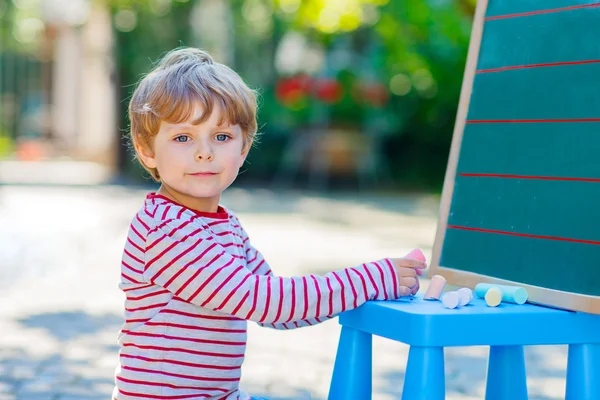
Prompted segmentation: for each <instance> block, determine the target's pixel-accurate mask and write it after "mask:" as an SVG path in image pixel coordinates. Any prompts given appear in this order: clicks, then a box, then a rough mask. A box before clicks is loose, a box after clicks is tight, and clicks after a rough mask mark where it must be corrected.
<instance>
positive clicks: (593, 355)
mask: <svg viewBox="0 0 600 400" xmlns="http://www.w3.org/2000/svg"><path fill="white" fill-rule="evenodd" d="M565 398H566V399H567V400H594V399H600V344H572V345H569V358H568V362H567V390H566V397H565Z"/></svg>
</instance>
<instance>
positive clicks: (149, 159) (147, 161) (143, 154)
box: [135, 142, 156, 168]
mask: <svg viewBox="0 0 600 400" xmlns="http://www.w3.org/2000/svg"><path fill="white" fill-rule="evenodd" d="M135 151H136V152H137V154H138V157H140V158H141V159H142V162H143V163H144V165H145V166H146V167H148V168H156V160H155V159H154V154H153V153H152V151H150V150H149V149H148V148H146V146H143V145H141V144H139V143H137V142H136V143H135Z"/></svg>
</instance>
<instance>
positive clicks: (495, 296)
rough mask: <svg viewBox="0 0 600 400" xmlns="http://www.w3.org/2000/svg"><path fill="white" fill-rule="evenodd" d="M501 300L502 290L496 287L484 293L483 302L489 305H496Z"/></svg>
mask: <svg viewBox="0 0 600 400" xmlns="http://www.w3.org/2000/svg"><path fill="white" fill-rule="evenodd" d="M501 301H502V291H501V290H500V289H498V288H495V287H493V288H491V289H489V290H488V291H487V292H486V293H485V302H486V304H487V305H488V306H490V307H496V306H497V305H498V304H500V302H501Z"/></svg>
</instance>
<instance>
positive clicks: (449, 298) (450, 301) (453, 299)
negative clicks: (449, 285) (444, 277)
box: [442, 292, 460, 308]
mask: <svg viewBox="0 0 600 400" xmlns="http://www.w3.org/2000/svg"><path fill="white" fill-rule="evenodd" d="M459 302H460V296H459V294H458V293H457V292H446V293H444V296H443V297H442V304H443V305H444V307H446V308H456V307H458V304H459Z"/></svg>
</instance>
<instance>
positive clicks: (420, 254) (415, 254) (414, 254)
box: [404, 249, 426, 261]
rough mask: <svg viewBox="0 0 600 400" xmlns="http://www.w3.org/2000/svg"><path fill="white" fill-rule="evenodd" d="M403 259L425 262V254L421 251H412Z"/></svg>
mask: <svg viewBox="0 0 600 400" xmlns="http://www.w3.org/2000/svg"><path fill="white" fill-rule="evenodd" d="M404 258H412V259H413V260H419V261H426V258H425V254H423V252H422V251H421V249H412V250H411V251H410V253H408V254H407V255H405V256H404Z"/></svg>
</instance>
